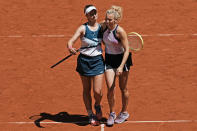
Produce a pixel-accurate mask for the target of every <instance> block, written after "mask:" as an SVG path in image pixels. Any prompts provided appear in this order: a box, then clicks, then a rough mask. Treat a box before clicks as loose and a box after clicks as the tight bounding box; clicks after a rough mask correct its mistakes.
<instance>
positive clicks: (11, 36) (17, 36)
mask: <svg viewBox="0 0 197 131" xmlns="http://www.w3.org/2000/svg"><path fill="white" fill-rule="evenodd" d="M6 37H7V38H21V37H23V36H22V35H8V36H0V38H6Z"/></svg>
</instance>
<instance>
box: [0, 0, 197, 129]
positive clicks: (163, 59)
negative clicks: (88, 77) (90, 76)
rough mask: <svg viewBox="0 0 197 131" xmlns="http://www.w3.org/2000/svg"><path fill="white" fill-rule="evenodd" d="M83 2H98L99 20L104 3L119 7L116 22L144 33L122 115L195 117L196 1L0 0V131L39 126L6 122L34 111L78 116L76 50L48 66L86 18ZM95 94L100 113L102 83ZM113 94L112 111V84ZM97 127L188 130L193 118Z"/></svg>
mask: <svg viewBox="0 0 197 131" xmlns="http://www.w3.org/2000/svg"><path fill="white" fill-rule="evenodd" d="M86 4H94V5H95V6H96V7H97V8H98V13H99V21H101V20H103V19H104V16H105V11H106V10H107V9H108V8H110V6H111V5H119V6H122V7H123V9H124V12H123V15H124V16H123V19H122V21H121V23H120V25H121V26H122V27H123V28H124V29H125V30H126V31H127V32H128V33H129V32H133V31H135V32H139V33H140V34H142V35H145V36H144V41H145V47H144V50H142V51H141V52H138V53H134V54H133V59H134V66H133V67H132V69H131V72H130V76H129V82H128V88H129V92H130V101H129V107H128V111H129V113H130V114H131V117H130V118H129V121H162V120H163V121H168V120H197V110H196V109H197V34H196V33H197V15H196V14H197V9H196V7H197V1H196V0H119V1H117V0H96V1H95V0H92V1H91V0H80V1H79V0H1V1H0V46H1V47H0V55H1V56H0V73H1V75H0V113H1V114H0V130H1V131H36V130H41V128H38V127H37V126H36V125H34V124H32V123H23V124H17V123H9V122H33V120H30V119H29V117H30V116H33V115H38V114H40V113H42V112H46V113H49V114H52V115H54V114H57V113H59V112H67V113H69V114H78V115H86V111H85V107H84V104H83V101H82V84H81V81H80V78H79V76H78V74H77V73H76V71H75V67H76V57H77V56H72V57H71V58H69V59H68V60H67V61H65V62H63V63H61V64H60V65H58V66H57V67H55V68H54V69H51V68H50V66H51V65H53V64H55V63H56V62H57V61H58V60H60V59H62V58H63V57H65V55H67V54H68V51H67V50H66V42H67V41H68V39H69V38H70V37H71V36H72V34H73V33H74V32H75V30H76V29H77V27H78V26H79V25H81V24H82V23H84V22H86V18H85V16H84V14H83V8H84V6H85V5H86ZM160 34H173V35H167V36H164V35H160ZM180 34H181V35H180ZM79 45H80V43H76V47H78V46H79ZM103 82H104V81H103ZM103 94H104V95H103V100H102V106H103V111H104V116H105V117H107V116H108V112H109V110H108V104H107V99H106V86H105V82H104V83H103ZM116 98H117V100H116V111H117V112H119V111H120V107H121V99H120V92H119V89H118V88H117V89H116ZM49 122H51V121H49ZM42 125H43V126H45V128H44V129H42V130H47V131H63V130H64V131H65V130H72V131H78V130H81V131H82V130H84V131H90V130H91V131H92V130H93V131H99V130H101V129H100V128H101V127H100V126H98V127H91V126H89V125H87V126H78V125H76V124H73V123H62V124H46V123H45V124H42ZM105 130H106V131H112V130H113V131H120V130H121V131H131V130H132V131H195V130H197V122H196V121H193V122H188V123H187V122H186V123H140V124H139V123H129V122H127V123H124V124H119V125H115V126H113V127H112V128H109V127H105Z"/></svg>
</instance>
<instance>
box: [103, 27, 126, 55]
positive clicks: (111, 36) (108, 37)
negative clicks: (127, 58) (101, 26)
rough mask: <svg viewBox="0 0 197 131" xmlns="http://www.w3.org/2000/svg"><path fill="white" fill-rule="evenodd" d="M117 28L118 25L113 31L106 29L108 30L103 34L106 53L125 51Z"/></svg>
mask: <svg viewBox="0 0 197 131" xmlns="http://www.w3.org/2000/svg"><path fill="white" fill-rule="evenodd" d="M117 28H118V25H117V26H116V27H115V28H114V29H113V30H112V31H110V30H109V29H106V31H105V32H104V34H103V42H104V43H105V53H107V54H122V53H124V48H123V46H122V44H121V41H120V39H118V38H117V36H116V32H117Z"/></svg>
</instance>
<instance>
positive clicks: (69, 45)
mask: <svg viewBox="0 0 197 131" xmlns="http://www.w3.org/2000/svg"><path fill="white" fill-rule="evenodd" d="M84 34H85V27H84V26H83V25H81V26H80V27H79V28H78V29H77V30H76V32H75V34H74V35H73V36H72V37H71V39H70V40H69V41H68V43H67V48H68V50H69V52H70V53H73V54H76V49H75V48H73V47H72V46H73V44H74V43H75V42H76V41H77V39H78V38H79V37H80V36H82V35H84Z"/></svg>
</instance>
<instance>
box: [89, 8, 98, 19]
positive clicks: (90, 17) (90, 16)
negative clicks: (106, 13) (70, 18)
mask: <svg viewBox="0 0 197 131" xmlns="http://www.w3.org/2000/svg"><path fill="white" fill-rule="evenodd" d="M86 17H87V19H88V21H96V20H97V18H98V14H97V11H96V10H92V11H90V12H89V13H88V14H86Z"/></svg>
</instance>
